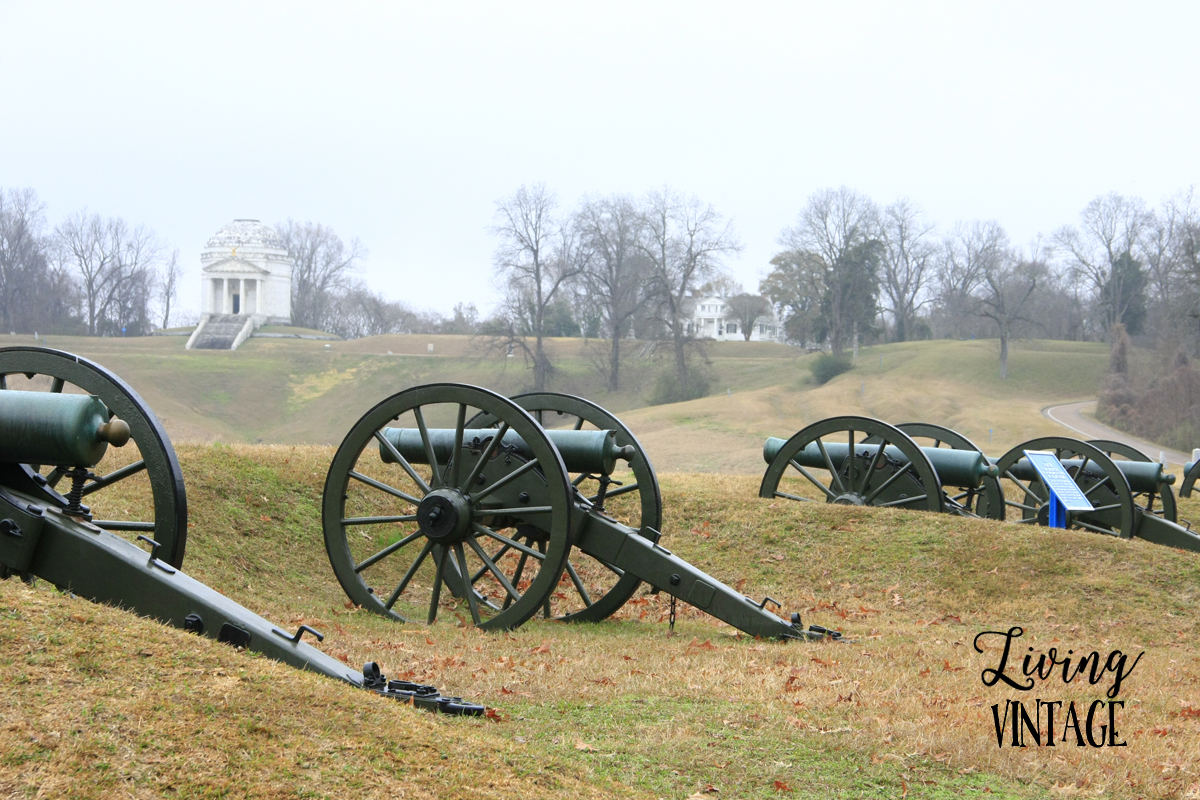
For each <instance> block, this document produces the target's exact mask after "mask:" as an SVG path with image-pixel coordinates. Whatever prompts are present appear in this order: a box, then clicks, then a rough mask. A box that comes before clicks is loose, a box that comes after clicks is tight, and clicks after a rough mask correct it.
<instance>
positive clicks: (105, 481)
mask: <svg viewBox="0 0 1200 800" xmlns="http://www.w3.org/2000/svg"><path fill="white" fill-rule="evenodd" d="M145 468H146V462H145V460H141V461H135V462H134V463H132V464H130V465H128V466H125V467H121V468H120V469H119V470H116V471H115V472H110V473H108V474H107V475H101V476H100V477H98V478H96V479H95V480H94V481H92V482H91V483H89V484H88V485H87V486H85V487H83V496H84V497H87V496H88V495H89V494H91V493H92V492H97V491H99V490H101V489H103V488H104V487H105V486H112V485H113V484H114V483H116V482H117V481H123V480H125V479H126V478H128V477H130V476H131V475H136V474H137V473H139V472H141V471H142V470H144V469H145ZM57 469H58V468H57V467H56V468H55V471H57ZM51 474H53V473H51Z"/></svg>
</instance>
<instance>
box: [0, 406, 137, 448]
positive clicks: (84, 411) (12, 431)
mask: <svg viewBox="0 0 1200 800" xmlns="http://www.w3.org/2000/svg"><path fill="white" fill-rule="evenodd" d="M127 441H129V426H128V425H126V424H125V423H124V422H123V421H121V420H119V419H116V418H113V419H111V420H110V419H109V411H108V408H107V407H106V406H105V405H104V403H102V402H101V401H100V398H98V397H96V396H95V395H84V394H57V393H54V392H18V391H0V461H3V462H6V463H10V464H14V463H15V464H47V465H51V466H56V467H92V466H95V465H96V464H98V463H99V462H100V459H102V458H104V453H105V451H106V450H107V449H108V445H109V444H112V445H115V446H116V447H121V446H123V445H124V444H125V443H126V442H127Z"/></svg>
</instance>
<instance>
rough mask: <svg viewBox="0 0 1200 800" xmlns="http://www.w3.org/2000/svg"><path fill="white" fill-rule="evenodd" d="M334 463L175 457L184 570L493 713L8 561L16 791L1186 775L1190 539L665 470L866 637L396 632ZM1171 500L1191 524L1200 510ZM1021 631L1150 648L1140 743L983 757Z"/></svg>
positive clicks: (702, 518)
mask: <svg viewBox="0 0 1200 800" xmlns="http://www.w3.org/2000/svg"><path fill="white" fill-rule="evenodd" d="M331 454H332V451H331V450H330V449H328V448H315V447H313V448H306V447H297V448H288V447H270V448H266V447H248V446H247V447H242V446H239V447H232V448H231V447H216V448H209V447H184V448H181V453H180V455H181V460H182V463H183V465H184V470H185V475H186V477H187V480H188V489H189V499H190V501H191V508H192V519H193V524H194V527H193V528H192V539H191V544H190V547H189V560H188V563H187V564H186V565H185V567H186V569H187V571H188V572H190V573H191V574H193V575H196V576H198V577H201V578H202V579H204V580H206V581H207V582H209V583H210V584H211V585H213V586H215V587H217V588H219V589H220V590H222V591H224V592H226V593H227V594H229V595H230V596H231V597H233V598H234V599H236V600H237V601H239V602H241V603H243V604H245V605H247V606H249V607H250V608H252V609H254V610H255V611H257V612H259V613H262V614H264V615H266V616H268V617H269V618H271V619H273V620H278V621H280V622H282V623H285V624H288V625H295V624H298V623H299V622H300V621H301V620H303V621H305V622H307V623H308V624H311V625H313V626H314V627H317V628H319V629H321V630H322V631H324V632H325V633H326V634H327V635H328V637H327V639H326V643H325V645H324V647H325V649H326V650H327V651H328V652H331V653H333V654H335V655H337V656H339V657H344V658H345V659H347V660H349V661H350V662H351V663H359V662H362V661H366V660H369V659H372V660H378V661H380V662H381V663H382V664H383V666H384V669H385V671H386V672H388V673H389V674H390V675H392V676H393V677H399V676H405V677H409V678H412V679H416V680H422V681H427V682H431V683H436V684H438V685H440V686H441V687H443V689H444V690H446V691H450V692H452V693H456V694H463V695H465V696H468V697H469V698H471V699H473V700H475V701H477V702H485V703H487V704H488V705H489V706H493V707H495V708H497V709H498V711H499V713H500V715H501V716H502V717H503V721H502V722H500V723H499V724H484V723H482V722H478V721H463V720H441V719H437V718H434V717H431V716H425V715H419V714H415V713H413V712H412V711H411V710H409V709H406V708H401V707H398V706H396V705H394V704H388V703H384V702H382V701H380V700H378V699H377V698H374V697H371V696H368V695H365V694H360V693H356V692H354V691H351V690H349V689H346V688H345V687H342V686H339V685H337V684H335V683H333V682H332V681H327V680H324V679H320V678H317V677H315V676H309V675H303V674H300V673H297V672H295V671H292V670H289V669H288V668H286V667H283V666H282V665H277V664H274V663H271V662H268V661H266V660H264V659H259V658H250V657H247V656H245V655H241V654H237V653H235V652H233V651H230V650H228V649H226V648H224V647H222V646H219V645H216V644H213V643H209V642H207V641H199V640H196V639H193V638H191V637H189V636H187V635H185V634H183V633H180V632H176V631H171V630H166V629H163V628H161V627H160V626H157V625H153V624H150V623H147V622H143V621H138V620H134V619H131V618H130V617H129V616H128V615H125V614H123V613H121V612H117V611H114V610H111V609H104V608H99V607H96V606H92V605H90V604H85V603H82V602H81V601H77V600H69V599H66V598H62V597H59V596H57V595H55V594H53V593H51V592H48V591H47V590H45V589H44V588H37V589H33V590H31V589H28V588H26V587H23V586H21V585H19V584H16V583H15V582H12V581H9V582H7V583H5V584H2V585H0V598H2V600H0V602H3V609H4V611H3V612H2V613H4V614H5V616H6V619H5V622H4V625H3V627H2V628H0V631H2V633H0V636H3V646H2V648H0V658H2V659H3V660H4V662H5V663H4V665H3V671H2V675H3V677H0V681H2V684H3V686H4V696H5V697H6V698H8V700H9V702H8V703H6V704H5V706H4V709H3V711H0V719H2V720H3V722H2V725H3V730H2V732H0V735H2V737H3V738H2V740H0V750H3V751H4V753H5V756H4V757H2V758H0V786H3V787H4V788H6V789H8V791H9V792H10V793H16V795H17V796H37V793H38V791H43V796H52V795H54V794H56V792H55V791H51V790H50V789H45V790H40V789H39V787H63V786H68V785H72V786H75V787H76V791H79V792H82V793H83V794H84V796H120V793H121V792H126V793H128V794H131V795H133V796H138V793H139V792H140V793H141V794H143V795H145V796H152V795H157V794H166V793H168V789H169V790H170V791H172V792H174V793H175V794H176V795H178V796H206V795H207V796H221V794H222V792H225V793H226V794H228V795H229V796H241V795H255V796H305V795H304V794H303V792H310V793H311V794H312V795H313V796H323V795H327V796H335V797H344V796H414V797H420V796H426V795H440V796H460V795H461V796H465V795H466V794H481V795H482V796H487V793H486V791H482V790H481V791H480V792H475V790H474V788H473V784H474V782H476V781H480V780H490V781H494V782H495V789H494V792H493V793H495V794H507V795H508V796H510V797H511V796H521V797H524V796H567V795H570V796H577V795H584V794H585V793H586V791H589V790H590V791H592V792H593V793H595V794H597V795H605V796H611V795H618V794H621V793H623V792H629V793H632V794H637V793H638V792H647V793H649V794H648V796H660V797H678V798H684V797H689V796H691V795H693V794H694V793H697V792H700V793H702V796H713V797H718V798H720V797H738V798H743V797H749V798H753V797H778V796H789V795H791V796H798V795H802V796H814V797H824V796H846V797H850V796H878V797H888V796H897V797H898V796H901V795H904V794H907V795H908V796H912V797H917V796H922V797H943V796H947V797H948V796H952V795H960V794H967V795H974V794H978V793H981V792H984V791H985V790H989V791H991V792H993V793H996V794H1000V795H1006V796H1022V797H1024V796H1031V797H1033V796H1044V795H1054V796H1095V795H1097V794H1101V793H1102V794H1105V795H1107V796H1117V797H1139V796H1148V797H1178V796H1197V795H1200V763H1198V762H1200V686H1198V678H1200V654H1198V653H1197V651H1196V648H1195V647H1194V644H1193V642H1194V639H1195V637H1196V634H1197V629H1196V621H1195V616H1194V609H1195V604H1196V598H1197V587H1198V586H1200V557H1198V556H1197V555H1196V554H1190V553H1179V552H1175V551H1171V550H1168V549H1166V548H1162V547H1158V546H1155V545H1151V544H1148V543H1144V542H1139V541H1132V542H1122V541H1116V540H1110V539H1106V538H1103V537H1099V536H1095V535H1091V534H1082V533H1071V532H1059V531H1055V532H1050V531H1047V530H1044V529H1028V528H1024V527H1017V526H1013V525H1003V524H996V523H990V522H982V521H969V520H962V519H958V518H954V517H950V516H945V515H930V514H922V513H917V512H908V513H905V512H888V511H881V510H871V509H868V510H862V509H855V510H851V509H846V508H843V507H833V506H826V505H822V504H804V505H801V504H794V503H788V502H784V501H777V502H769V501H765V500H759V499H758V498H757V497H756V496H755V495H756V490H757V479H756V478H753V477H728V476H727V477H722V476H713V475H686V474H667V475H663V476H661V477H662V480H663V484H664V489H665V493H666V509H667V511H666V519H667V524H666V539H665V540H664V543H665V544H666V545H667V546H668V547H670V548H671V549H672V550H674V551H675V552H676V553H678V554H680V555H681V556H683V557H684V558H687V559H689V560H691V561H692V562H693V563H695V564H697V565H698V566H701V567H702V568H704V569H705V570H706V571H708V572H709V573H710V574H713V575H715V576H716V577H718V578H721V579H723V580H725V581H727V582H728V583H730V584H732V585H737V586H740V587H742V588H743V590H744V591H745V592H746V593H747V594H749V595H751V596H754V597H761V596H762V595H764V594H770V595H771V596H772V597H775V598H777V599H779V600H780V601H781V602H782V604H783V606H784V608H785V609H787V610H789V611H790V610H800V611H801V612H802V613H803V614H804V617H805V621H806V622H816V623H821V624H827V625H834V626H837V627H840V628H842V629H843V630H845V631H846V633H847V635H848V636H850V637H851V638H853V639H854V641H853V642H852V643H845V644H815V645H804V644H796V643H793V644H780V643H773V642H763V641H753V640H748V639H745V638H742V637H738V636H736V635H735V632H734V631H732V630H731V629H730V628H728V627H727V626H724V625H721V624H718V623H715V622H714V621H712V620H711V619H708V618H706V617H702V616H701V615H699V614H697V613H694V612H691V613H689V612H685V613H683V614H681V618H680V622H679V624H678V626H677V630H676V635H675V636H674V637H671V638H668V637H667V631H666V624H665V620H664V617H665V613H666V603H665V602H664V601H663V600H662V598H654V597H647V596H643V595H641V594H639V596H638V597H637V598H635V601H634V602H633V603H631V604H629V605H627V606H626V608H625V609H623V610H622V612H621V614H619V615H618V619H616V620H614V621H610V622H606V623H601V624H597V625H585V626H565V625H561V624H557V623H553V622H546V621H534V622H531V623H529V624H527V625H525V626H524V627H522V628H521V629H519V630H517V631H514V632H511V633H507V634H503V633H502V634H495V635H493V634H482V633H479V632H478V631H476V630H474V629H471V628H461V627H457V626H455V625H454V624H444V623H443V624H439V625H436V626H434V627H433V628H425V627H423V626H417V625H396V624H393V623H389V622H387V621H385V620H382V619H380V618H377V617H373V616H369V615H366V614H364V613H362V612H359V611H357V610H355V609H353V608H346V604H345V599H344V597H343V596H342V595H341V593H340V590H339V589H338V588H337V586H336V582H335V581H334V580H333V577H332V574H331V572H330V570H329V567H328V564H327V562H326V560H325V554H324V552H323V548H322V545H321V539H320V532H319V522H318V518H317V516H316V512H317V510H318V507H319V494H320V487H321V484H322V482H323V480H324V471H325V468H326V466H327V464H328V459H329V458H330V456H331ZM1183 510H1184V514H1185V516H1192V517H1193V518H1195V517H1197V516H1198V514H1200V503H1197V502H1195V501H1192V502H1189V503H1185V504H1184V509H1183ZM76 617H78V619H76ZM447 618H448V619H451V620H452V619H453V616H452V615H448V616H447ZM1012 625H1022V626H1023V627H1024V628H1025V629H1026V631H1027V635H1026V637H1025V638H1024V639H1023V640H1022V643H1023V644H1026V645H1027V646H1033V647H1034V648H1035V650H1036V651H1038V652H1041V651H1043V650H1044V649H1045V648H1047V647H1050V646H1055V647H1058V648H1060V649H1065V648H1068V647H1069V648H1072V649H1074V650H1075V651H1076V652H1080V651H1081V650H1088V651H1090V650H1093V649H1095V650H1098V651H1099V652H1100V653H1101V654H1107V653H1108V652H1109V651H1110V650H1113V649H1120V650H1122V651H1124V652H1127V653H1134V654H1136V653H1137V652H1140V651H1143V650H1144V651H1145V653H1146V654H1145V656H1144V657H1143V658H1142V661H1141V663H1140V664H1139V665H1138V666H1137V668H1136V670H1135V671H1134V672H1133V673H1132V675H1131V676H1130V677H1129V678H1128V679H1127V680H1126V682H1125V684H1124V685H1123V687H1122V691H1121V699H1125V700H1126V701H1127V705H1126V707H1125V708H1124V709H1123V710H1121V711H1119V712H1118V721H1119V723H1120V733H1121V736H1122V737H1123V738H1124V740H1125V741H1127V742H1128V743H1129V745H1128V747H1124V748H1105V749H1103V750H1093V749H1090V748H1078V747H1074V746H1064V745H1062V744H1061V743H1060V744H1058V745H1057V746H1056V747H1054V748H1047V747H1041V748H1026V749H1014V748H1010V747H1005V748H1003V749H998V748H997V747H996V740H995V734H994V732H993V727H992V720H991V710H990V706H991V705H992V704H993V703H999V704H1000V707H1001V708H1002V709H1003V707H1004V705H1003V704H1004V701H1005V699H1006V698H1009V699H1011V698H1015V697H1017V696H1018V694H1019V693H1016V692H1005V691H1000V690H999V689H998V688H995V687H992V688H989V687H985V686H983V685H982V683H981V681H980V672H981V671H982V670H983V669H985V668H988V667H992V666H995V661H996V660H997V657H998V651H996V650H994V649H993V650H989V651H987V652H985V653H984V654H979V653H976V652H975V651H974V650H973V648H972V646H971V645H972V641H973V639H974V637H975V635H976V634H977V633H979V632H980V631H984V630H1001V629H1007V628H1008V627H1010V626H1012ZM143 653H147V654H148V655H143ZM222 673H223V674H222ZM1108 686H1109V682H1108V681H1105V682H1103V683H1102V684H1100V685H1097V686H1090V685H1088V684H1086V683H1082V682H1080V681H1076V682H1075V683H1072V684H1070V685H1065V684H1063V683H1062V682H1061V681H1054V682H1050V681H1048V682H1046V683H1045V684H1044V686H1042V687H1039V691H1037V692H1030V693H1029V694H1030V695H1034V696H1040V697H1042V698H1043V699H1053V700H1063V701H1070V700H1072V699H1074V700H1076V701H1077V702H1078V701H1087V702H1090V701H1091V700H1093V699H1100V698H1102V696H1103V691H1104V690H1105V689H1107V688H1108ZM398 715H400V716H398ZM55 733H57V736H54V734H55ZM443 754H445V755H446V756H447V758H446V759H442V755H443ZM97 764H104V765H106V766H105V767H104V768H103V769H100V768H98V767H97V766H96V765H97ZM439 764H440V766H441V770H440V771H438V770H437V767H438V766H439ZM84 776H87V777H86V780H84ZM81 781H82V782H81ZM537 781H551V784H550V785H543V784H540V783H537ZM776 781H779V782H780V783H781V784H786V785H787V787H789V788H790V789H792V790H794V792H791V793H789V792H786V791H782V790H780V789H778V788H777V787H776V784H775V782H776ZM226 785H227V787H228V788H227V789H223V788H222V787H223V786H226ZM622 786H625V787H632V788H630V789H622V788H620V787H622ZM709 786H712V787H713V788H715V789H717V790H719V793H715V794H714V793H704V792H705V790H706V789H707V787H709ZM79 787H82V788H79ZM89 792H90V795H89V794H88V793H89ZM401 792H405V793H407V794H400V793H401ZM289 793H290V794H289Z"/></svg>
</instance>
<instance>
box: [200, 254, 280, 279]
mask: <svg viewBox="0 0 1200 800" xmlns="http://www.w3.org/2000/svg"><path fill="white" fill-rule="evenodd" d="M203 271H204V272H207V273H209V274H210V275H211V274H213V273H229V274H237V273H246V272H249V273H251V274H256V275H270V274H271V272H270V270H266V269H263V268H262V267H260V266H258V265H257V264H252V263H250V262H249V261H246V260H244V259H241V258H238V257H237V256H229V257H228V258H223V259H221V260H220V261H218V262H217V263H215V264H210V265H209V266H207V267H204V269H203Z"/></svg>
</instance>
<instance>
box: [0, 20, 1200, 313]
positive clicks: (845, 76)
mask: <svg viewBox="0 0 1200 800" xmlns="http://www.w3.org/2000/svg"><path fill="white" fill-rule="evenodd" d="M1198 23H1200V4H1197V3H1193V2H1188V3H1185V2H1177V3H1147V2H1138V3H1136V4H1135V3H1124V4H1108V3H1098V2H1086V3H1085V2H1079V3H1046V2H1037V3H1014V2H1004V3H963V2H955V3H910V2H891V3H828V2H824V3H797V2H793V3H786V4H776V3H755V4H746V3H732V2H729V3H702V2H688V3H646V2H641V3H614V2H605V3H593V4H590V5H587V4H581V3H562V2H557V3H494V2H489V3H426V4H422V5H415V4H397V3H383V2H378V3H350V2H337V3H313V2H286V3H284V2H278V3H268V2H258V3H246V2H237V3H231V2H212V1H211V0H206V2H203V3H163V2H153V3H142V4H136V3H109V2H105V3H94V2H89V3H54V2H26V3H14V2H7V1H6V0H0V75H3V76H4V81H3V86H4V91H3V95H2V96H3V106H2V108H3V113H2V118H0V187H25V186H29V187H32V188H34V189H35V190H37V192H38V193H39V195H40V196H41V198H42V200H43V201H45V202H46V204H47V206H48V208H47V212H48V216H49V218H50V220H51V222H52V223H53V222H57V221H58V220H59V219H61V218H62V217H63V216H65V215H66V214H69V213H71V212H73V211H75V210H77V209H79V208H81V207H84V206H86V207H88V208H89V209H90V210H92V211H96V212H99V213H101V214H104V215H112V216H122V217H125V218H127V219H128V220H130V221H133V222H140V223H143V224H145V225H147V226H149V227H150V228H152V229H154V230H155V231H156V232H157V233H158V234H159V235H160V236H162V237H163V238H165V239H166V240H168V241H169V242H170V243H172V244H173V245H175V246H177V247H178V248H179V249H180V254H181V256H182V259H183V262H184V265H185V266H186V267H187V270H188V272H187V274H186V277H185V281H184V285H183V288H182V290H181V297H180V302H181V305H182V306H183V307H184V309H186V310H190V311H193V312H194V311H198V310H199V253H200V250H201V248H202V247H203V245H204V242H205V240H206V239H207V238H208V237H209V236H211V235H212V233H213V232H215V231H216V230H217V229H218V228H219V227H220V226H221V225H223V224H225V223H226V222H229V221H230V220H232V219H233V218H235V217H252V218H258V219H261V220H263V221H264V222H268V223H273V222H276V221H280V220H283V219H285V218H287V217H292V218H295V219H298V220H314V221H319V222H323V223H326V224H329V225H331V226H333V227H334V228H335V229H336V230H337V232H338V233H339V234H341V235H342V237H343V238H346V239H349V238H352V237H358V238H359V239H361V240H362V242H363V243H364V244H365V245H366V246H367V248H368V249H369V250H370V258H369V260H368V261H367V263H366V265H365V270H364V275H363V277H364V278H365V279H366V280H367V282H368V283H369V284H370V285H371V287H372V288H374V289H376V290H377V291H381V292H383V293H384V294H385V295H386V296H388V297H389V298H392V299H400V300H404V301H405V302H407V303H409V304H410V305H413V306H415V307H418V308H431V309H435V310H438V311H442V312H447V311H449V310H450V309H451V308H452V307H453V306H454V304H455V303H456V302H460V301H463V302H474V303H476V304H478V305H479V306H480V308H481V309H482V310H484V311H486V310H488V309H489V308H490V307H491V305H492V303H493V301H494V298H495V289H494V287H493V284H492V280H491V274H492V266H491V254H492V250H493V246H494V241H493V240H492V238H491V236H490V234H489V233H488V230H487V228H488V225H489V224H490V223H491V221H492V215H493V212H494V210H495V201H496V200H497V199H500V198H502V197H505V196H507V195H509V194H511V193H512V192H513V191H514V190H515V189H516V188H517V187H518V186H519V185H521V184H522V183H534V182H539V181H540V182H544V183H545V184H546V185H547V186H548V187H550V188H551V189H553V190H554V191H555V192H557V194H558V195H559V198H560V200H561V201H562V203H563V205H564V206H566V207H569V206H571V205H573V204H574V203H575V202H577V200H578V199H579V198H580V197H581V196H582V195H583V194H585V193H598V194H608V193H614V192H629V193H634V194H641V193H642V192H644V191H646V190H648V189H650V188H653V187H658V186H662V185H664V184H669V185H671V186H673V187H674V188H676V189H678V190H681V191H684V192H687V193H694V194H696V195H698V196H699V197H701V198H702V199H704V200H706V201H708V202H710V203H712V204H713V205H714V206H715V207H716V208H717V209H718V210H719V211H721V212H722V213H724V214H725V215H726V216H729V217H732V218H733V220H734V222H735V225H736V227H737V230H738V232H739V234H740V236H741V239H742V241H743V243H744V244H745V250H744V251H743V252H742V253H741V254H740V255H738V256H737V257H735V258H733V259H731V260H730V261H729V262H728V264H727V266H728V268H729V271H730V272H731V273H732V274H733V276H734V277H735V278H736V279H738V280H740V281H742V282H743V283H745V284H746V285H747V287H748V288H753V287H756V286H757V283H758V279H759V277H761V275H762V274H763V272H764V271H765V269H766V268H767V266H768V261H769V260H770V258H771V256H772V255H773V254H774V253H775V252H777V250H778V247H777V245H776V239H777V237H778V235H779V232H780V230H781V229H782V228H783V227H785V226H787V225H789V224H791V223H792V222H793V221H794V220H795V218H796V215H797V213H798V212H799V211H800V209H801V208H802V207H803V205H804V202H805V199H806V198H807V197H808V195H809V194H810V193H811V192H813V191H814V190H816V189H819V188H822V187H827V186H838V185H841V184H846V185H848V186H851V187H853V188H855V189H858V190H859V191H861V192H864V193H866V194H868V195H870V196H872V197H873V198H874V199H875V200H877V201H879V202H884V203H886V202H890V201H892V200H894V199H896V198H897V197H899V196H902V195H906V196H908V197H911V198H912V199H913V200H915V201H916V202H917V203H919V204H920V205H921V206H922V207H923V208H924V209H925V211H926V212H927V214H928V216H929V219H930V220H931V221H933V222H936V223H938V224H939V225H940V226H942V227H948V226H949V225H950V224H952V223H953V222H954V221H956V220H959V219H995V220H997V221H999V222H1000V223H1001V224H1002V225H1003V226H1004V227H1005V228H1006V229H1007V230H1008V232H1009V234H1010V235H1011V237H1012V239H1013V240H1014V241H1015V242H1018V243H1020V242H1025V241H1027V240H1029V239H1030V238H1031V237H1033V236H1035V235H1036V234H1038V233H1039V232H1042V233H1049V232H1050V231H1052V230H1053V229H1054V228H1057V227H1058V226H1060V225H1062V224H1066V223H1073V222H1075V221H1076V219H1077V216H1078V214H1079V211H1080V210H1081V209H1082V208H1083V206H1084V205H1085V204H1086V203H1087V202H1088V201H1089V200H1090V199H1092V198H1093V197H1095V196H1096V195H1098V194H1101V193H1105V192H1109V191H1116V192H1120V193H1124V194H1135V195H1139V196H1141V197H1143V198H1145V199H1146V200H1147V201H1148V202H1150V203H1152V204H1157V203H1158V202H1159V201H1160V200H1162V199H1163V198H1164V197H1165V196H1167V195H1169V194H1173V193H1175V192H1176V191H1179V190H1181V189H1185V188H1187V187H1188V186H1189V185H1190V184H1192V183H1195V182H1196V181H1197V179H1198V178H1197V176H1198V175H1200V169H1198V167H1200V148H1198V147H1197V141H1198V139H1200V136H1198V134H1200V125H1198V123H1200V118H1198V116H1200V115H1198V108H1200V105H1198V104H1197V78H1198V77H1200V70H1198V69H1197V50H1196V40H1195V37H1196V34H1197V31H1198V30H1200V24H1198Z"/></svg>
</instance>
